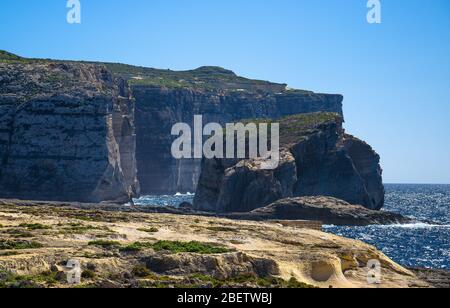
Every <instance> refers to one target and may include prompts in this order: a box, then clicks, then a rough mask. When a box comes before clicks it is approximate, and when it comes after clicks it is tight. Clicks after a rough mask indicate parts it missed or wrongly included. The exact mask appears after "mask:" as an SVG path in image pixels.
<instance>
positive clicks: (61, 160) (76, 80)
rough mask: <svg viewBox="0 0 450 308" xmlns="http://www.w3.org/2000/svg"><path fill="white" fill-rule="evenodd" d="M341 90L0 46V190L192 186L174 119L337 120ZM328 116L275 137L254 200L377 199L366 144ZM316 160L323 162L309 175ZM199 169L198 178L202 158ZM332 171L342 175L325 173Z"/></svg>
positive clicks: (85, 195) (88, 197) (36, 195)
mask: <svg viewBox="0 0 450 308" xmlns="http://www.w3.org/2000/svg"><path fill="white" fill-rule="evenodd" d="M342 100H343V97H342V96H341V95H330V94H318V93H313V92H309V91H303V90H292V89H289V88H288V87H287V86H286V85H285V84H277V83H271V82H267V81H259V80H251V79H246V78H243V77H239V76H237V75H236V74H235V73H233V72H231V71H229V70H225V69H222V68H219V67H201V68H198V69H196V70H192V71H183V72H175V71H170V70H158V69H152V68H144V67H136V66H129V65H123V64H112V63H89V62H69V61H55V60H40V59H25V58H20V57H18V56H15V55H13V54H10V53H7V52H0V111H1V113H0V157H1V162H0V163H1V172H0V196H1V197H4V198H22V199H37V200H63V201H84V202H100V201H110V200H114V201H117V202H126V201H128V200H129V199H130V197H132V196H137V195H139V192H140V188H141V191H142V193H143V194H168V193H175V192H186V191H190V192H194V191H196V189H197V183H198V179H199V177H200V173H201V170H202V162H201V160H175V159H174V158H173V157H172V155H171V144H172V142H173V140H174V139H175V138H176V137H175V136H171V135H170V132H171V128H172V126H173V125H174V124H175V123H179V122H185V123H188V124H191V125H192V122H193V117H194V115H197V114H201V115H203V117H204V122H205V123H206V122H217V123H220V124H225V123H229V122H236V121H240V120H242V119H245V118H260V119H277V118H281V117H285V116H289V115H296V114H309V113H315V112H319V111H321V112H334V113H337V114H338V115H339V119H340V120H339V121H342V114H343V113H342ZM334 124H335V126H334V128H333V126H330V127H329V128H328V129H325V130H323V131H321V132H318V133H317V134H315V135H314V134H313V135H311V136H309V137H310V139H309V141H307V142H301V143H297V144H296V145H295V146H292V148H289V147H285V148H286V149H288V148H289V150H286V151H284V152H283V153H284V155H285V157H284V161H283V163H282V166H283V167H282V168H281V169H279V170H278V171H277V172H278V173H277V174H276V176H277V177H278V178H279V180H277V181H278V182H279V183H280V185H281V188H280V189H279V190H277V191H273V192H271V193H270V194H263V195H261V196H259V197H258V198H261V200H256V201H257V202H256V203H255V204H256V205H258V206H259V205H268V204H269V203H270V202H272V201H274V200H278V199H279V198H281V197H291V196H303V195H317V194H326V195H331V196H335V197H338V198H340V199H343V200H346V201H348V202H350V203H357V204H362V205H364V206H367V207H369V208H375V209H378V208H380V207H381V206H382V204H383V198H384V190H383V186H382V183H381V170H380V167H379V164H378V161H379V157H378V155H377V154H376V153H375V152H374V151H373V150H372V149H371V148H370V146H369V145H367V144H365V143H364V142H361V141H360V140H358V139H356V138H354V137H352V136H350V135H345V134H344V133H343V132H342V126H341V123H337V122H335V123H334ZM333 129H334V131H333ZM319 130H320V129H319ZM288 135H290V134H288ZM337 135H339V136H337ZM315 142H317V144H318V145H320V147H319V148H315ZM334 148H336V151H332V150H330V149H334ZM337 149H339V150H337ZM312 151H316V152H314V153H309V152H312ZM305 153H309V154H310V155H304V154H305ZM324 162H326V164H328V165H331V166H333V167H330V168H328V169H327V171H323V170H322V171H323V172H324V173H320V174H317V173H316V171H317V170H318V169H317V168H318V166H319V165H321V164H322V163H324ZM299 165H301V166H302V170H301V172H300V171H298V172H297V168H298V166H299ZM228 167H230V166H227V168H228ZM204 168H205V171H204V174H205V177H206V178H208V177H210V175H208V174H209V172H208V170H209V169H211V166H210V165H208V164H205V165H204ZM343 170H351V172H350V173H349V174H343V173H342V172H344V171H343ZM333 172H336V173H337V174H338V175H339V176H340V177H341V178H343V179H345V181H341V182H340V183H338V182H336V181H334V180H332V178H329V176H334V174H333ZM347 176H348V177H347ZM281 177H282V179H281ZM218 178H220V179H221V178H222V175H218ZM215 181H216V180H215V179H211V183H206V184H205V182H203V183H204V185H206V186H208V185H212V183H214V182H215ZM343 183H346V184H348V185H344V184H343ZM218 186H220V185H219V184H218ZM269 187H270V185H269ZM204 189H205V187H201V188H200V190H199V192H200V196H202V194H203V192H204ZM215 189H218V190H220V189H219V187H216V188H215ZM239 189H240V188H239ZM208 198H209V197H207V198H206V199H208ZM214 198H216V197H213V199H214ZM198 200H200V199H198ZM254 201H255V200H254V199H252V198H249V199H248V200H247V201H245V200H244V201H243V203H242V204H240V207H239V208H240V210H252V209H254V208H255V205H253V204H252V203H253V202H254ZM202 203H203V205H201V206H200V208H202V209H203V208H206V209H208V210H216V206H215V205H214V204H213V203H215V202H212V203H211V204H209V205H205V202H204V201H202ZM206 203H210V202H209V201H206ZM228 207H229V205H226V202H224V203H221V205H220V206H219V210H220V211H229V210H234V209H233V208H228Z"/></svg>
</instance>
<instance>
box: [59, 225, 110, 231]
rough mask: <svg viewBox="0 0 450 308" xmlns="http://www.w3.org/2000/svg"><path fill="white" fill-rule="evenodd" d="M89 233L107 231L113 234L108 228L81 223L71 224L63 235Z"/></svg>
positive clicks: (65, 228) (64, 229)
mask: <svg viewBox="0 0 450 308" xmlns="http://www.w3.org/2000/svg"><path fill="white" fill-rule="evenodd" d="M89 231H107V232H112V231H111V229H109V228H108V227H96V226H91V225H84V224H81V223H71V224H68V225H66V226H65V227H64V228H63V230H62V231H61V232H60V233H61V234H85V233H87V232H89Z"/></svg>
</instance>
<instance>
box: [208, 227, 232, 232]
mask: <svg viewBox="0 0 450 308" xmlns="http://www.w3.org/2000/svg"><path fill="white" fill-rule="evenodd" d="M206 229H208V230H210V231H214V232H236V231H237V230H236V229H234V228H229V227H208V228H206Z"/></svg>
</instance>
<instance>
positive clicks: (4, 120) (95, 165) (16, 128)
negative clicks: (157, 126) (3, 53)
mask: <svg viewBox="0 0 450 308" xmlns="http://www.w3.org/2000/svg"><path fill="white" fill-rule="evenodd" d="M135 138H136V137H135V128H134V101H133V100H132V99H131V96H130V92H129V89H128V87H127V86H126V83H125V82H124V81H123V80H122V81H121V80H119V79H116V78H114V77H113V75H112V74H110V73H109V72H108V71H107V70H106V69H105V68H104V67H102V66H96V65H89V64H80V63H63V62H50V61H37V60H33V61H32V60H23V59H20V58H18V59H13V60H7V61H0V195H1V196H2V197H5V198H21V199H35V200H64V201H72V200H73V201H82V202H101V201H105V200H109V201H117V202H127V201H128V200H130V197H131V196H133V195H136V194H137V193H138V191H139V185H138V182H137V178H136V170H137V169H136V161H135V158H134V157H135V155H134V151H135Z"/></svg>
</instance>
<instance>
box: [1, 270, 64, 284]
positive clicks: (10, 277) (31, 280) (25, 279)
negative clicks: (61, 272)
mask: <svg viewBox="0 0 450 308" xmlns="http://www.w3.org/2000/svg"><path fill="white" fill-rule="evenodd" d="M57 282H58V279H57V273H53V272H43V273H41V274H39V275H34V276H20V275H15V274H13V273H10V272H6V271H0V288H39V287H44V286H53V285H55V284H56V283H57Z"/></svg>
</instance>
